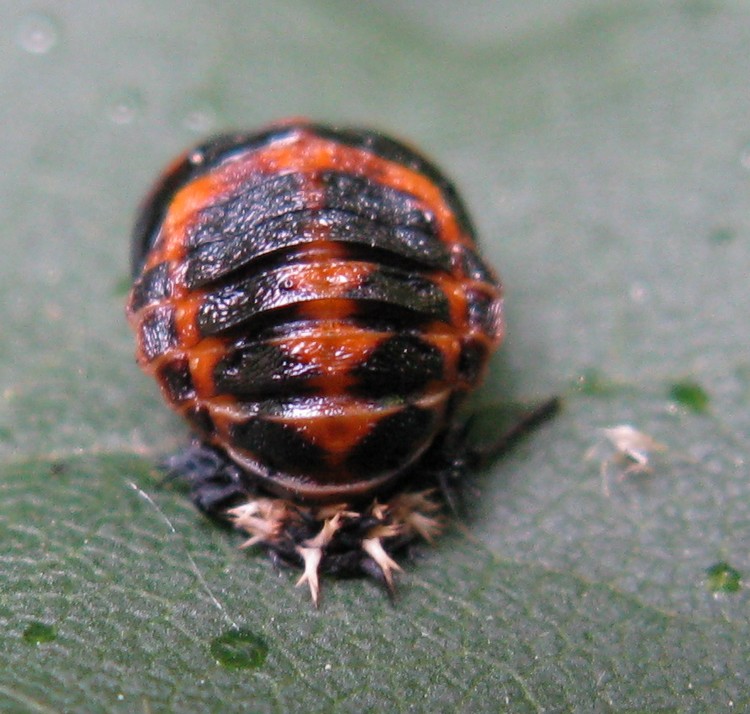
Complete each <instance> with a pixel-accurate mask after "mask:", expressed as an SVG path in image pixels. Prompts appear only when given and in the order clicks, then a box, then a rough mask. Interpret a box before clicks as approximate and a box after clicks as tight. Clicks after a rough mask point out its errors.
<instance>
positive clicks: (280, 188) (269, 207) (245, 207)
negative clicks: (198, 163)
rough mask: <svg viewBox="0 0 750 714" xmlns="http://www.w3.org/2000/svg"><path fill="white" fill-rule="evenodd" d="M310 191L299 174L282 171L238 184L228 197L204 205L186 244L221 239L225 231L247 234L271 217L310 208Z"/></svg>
mask: <svg viewBox="0 0 750 714" xmlns="http://www.w3.org/2000/svg"><path fill="white" fill-rule="evenodd" d="M308 199H309V191H307V190H305V179H304V177H303V176H302V175H300V174H296V173H292V174H281V175H278V176H271V177H263V178H262V180H260V181H259V182H257V181H256V179H253V180H251V181H250V182H248V183H245V184H241V185H239V186H238V187H237V188H235V189H234V190H233V193H232V195H231V196H229V197H228V198H226V199H224V200H222V201H219V202H217V203H214V204H212V205H210V206H206V207H205V208H203V209H202V210H201V211H200V212H199V214H198V220H197V221H196V223H195V225H194V226H193V227H192V228H191V229H190V230H189V231H188V234H187V236H186V244H187V245H188V247H190V248H194V247H196V246H199V245H203V244H204V243H211V242H214V241H222V240H224V239H225V238H226V236H227V235H229V236H235V235H241V234H247V233H248V232H249V231H250V230H252V228H253V227H255V226H258V225H259V224H262V223H264V222H265V221H268V220H270V219H272V218H278V217H279V216H284V215H286V214H288V213H293V212H295V211H301V210H303V209H304V208H309V206H308V205H307V201H308Z"/></svg>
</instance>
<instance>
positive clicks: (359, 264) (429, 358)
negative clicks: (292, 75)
mask: <svg viewBox="0 0 750 714" xmlns="http://www.w3.org/2000/svg"><path fill="white" fill-rule="evenodd" d="M132 273H133V279H134V284H133V287H132V290H131V292H130V295H129V299H128V305H127V314H128V318H129V321H130V324H131V325H132V327H133V329H134V331H135V333H136V340H137V360H138V363H139V365H140V366H141V368H142V369H143V370H144V371H145V372H146V373H148V374H150V375H152V376H153V377H155V378H156V380H157V382H158V383H159V386H160V388H161V391H162V394H163V396H164V398H165V399H166V401H167V402H168V404H169V405H170V406H171V407H172V408H173V409H174V410H176V411H177V412H179V413H180V414H182V416H183V417H184V418H185V419H186V420H187V421H188V422H189V424H190V426H191V428H192V430H193V432H194V434H195V439H194V442H193V444H192V445H191V446H190V448H189V449H188V450H187V451H186V452H185V453H184V454H181V455H179V456H176V457H173V458H172V459H171V460H170V462H169V464H168V466H169V468H170V470H171V471H172V472H173V473H175V474H177V475H179V476H182V477H184V478H185V479H187V481H188V483H189V484H190V488H191V497H192V500H193V501H194V503H195V504H196V506H197V507H198V508H199V509H200V510H201V511H203V512H204V513H206V514H208V515H209V516H214V517H218V518H223V519H226V520H228V521H230V522H232V523H233V524H234V525H235V526H236V527H237V528H238V529H240V530H241V531H243V532H245V533H246V534H247V535H248V536H249V539H248V540H247V542H246V544H245V545H253V544H261V545H262V546H264V547H265V548H266V549H267V550H268V552H269V554H270V556H271V557H272V559H273V560H274V561H275V562H277V563H280V564H285V565H292V566H296V567H299V568H301V569H302V570H303V574H302V576H301V578H300V581H299V583H298V584H303V583H307V584H308V586H309V588H310V592H311V595H312V598H313V600H314V602H315V603H316V604H317V601H318V596H319V588H320V586H319V574H320V573H321V572H322V573H332V574H340V575H355V574H365V575H370V576H372V577H374V578H375V579H377V580H378V581H380V582H382V583H384V584H385V585H386V586H387V588H388V590H389V591H392V589H393V573H394V571H397V570H400V568H399V566H398V565H397V563H396V561H395V559H394V558H395V556H396V555H397V553H398V551H400V550H402V549H403V548H404V547H405V546H406V545H408V544H409V543H410V542H411V541H413V540H415V539H417V538H423V539H426V540H427V541H431V540H432V539H433V538H434V536H435V535H437V534H438V533H439V531H440V529H441V522H442V517H441V515H440V513H439V511H440V508H441V499H440V489H439V488H435V486H436V485H442V486H443V487H444V488H445V487H446V484H450V483H453V482H455V481H457V480H460V477H461V474H462V473H463V470H464V469H465V467H466V461H467V454H466V448H465V446H464V443H463V441H464V440H463V438H462V434H463V427H462V425H463V421H462V418H461V416H460V414H461V411H460V407H461V404H462V402H463V401H464V398H465V397H466V395H467V394H468V393H469V392H470V391H471V390H472V389H474V388H475V387H476V386H477V385H478V384H479V382H480V380H481V378H482V375H483V373H484V371H485V367H486V364H487V361H488V358H489V356H490V354H491V353H492V352H493V350H494V349H495V348H496V347H497V346H498V344H499V343H500V341H501V339H502V337H503V330H504V326H503V312H502V291H501V287H500V284H499V282H498V280H497V278H496V276H495V274H494V272H493V271H492V270H491V268H490V267H489V266H488V265H487V264H486V263H485V261H484V260H483V258H482V257H481V256H480V255H479V253H478V252H477V245H476V243H475V234H474V229H473V227H472V224H471V221H470V219H469V216H468V214H467V212H466V209H465V208H464V205H463V203H462V201H461V199H460V198H459V197H458V195H457V193H456V191H455V189H454V188H453V185H452V184H451V183H450V182H449V181H448V179H446V178H445V177H444V176H443V174H442V173H441V172H440V171H439V170H438V169H437V168H436V167H435V166H434V165H433V164H432V163H431V162H430V161H428V160H427V159H426V158H424V157H423V156H421V155H420V154H419V153H417V152H416V151H414V150H413V149H411V148H408V147H407V146H406V145H404V144H402V143H400V142H398V141H395V140H393V139H391V138H388V137H386V136H384V135H382V134H380V133H376V132H374V131H369V130H362V129H350V128H337V127H332V126H326V125H322V124H314V123H310V122H306V121H302V120H294V121H288V122H283V123H279V124H275V125H272V126H270V127H268V128H266V129H265V130H262V131H259V132H257V133H248V134H243V133H238V134H228V135H224V136H219V137H217V138H215V139H213V140H210V141H208V142H207V143H205V144H203V145H201V146H199V147H197V148H195V149H193V150H192V151H189V152H187V153H186V154H184V155H183V156H181V157H180V158H178V159H177V160H176V161H175V162H174V163H173V164H172V165H171V166H170V167H169V168H168V169H167V170H166V172H165V173H164V175H163V176H162V177H161V178H160V179H159V181H158V182H157V183H156V185H155V187H154V188H153V189H152V191H151V193H150V194H149V195H148V197H147V198H146V200H145V202H144V204H143V207H142V210H141V213H140V216H139V218H138V221H137V223H136V227H135V231H134V237H133V244H132Z"/></svg>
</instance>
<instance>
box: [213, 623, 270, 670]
mask: <svg viewBox="0 0 750 714" xmlns="http://www.w3.org/2000/svg"><path fill="white" fill-rule="evenodd" d="M211 655H212V656H213V658H214V659H215V660H216V662H217V663H218V664H220V665H221V666H222V667H226V668H227V669H255V668H257V667H260V666H262V665H263V663H264V662H265V661H266V657H267V655H268V645H267V644H266V642H265V640H264V639H263V638H262V637H260V636H259V635H256V634H255V633H253V632H250V631H249V630H235V629H232V630H227V631H226V632H225V633H223V634H222V635H219V636H218V637H216V638H214V639H213V640H212V641H211Z"/></svg>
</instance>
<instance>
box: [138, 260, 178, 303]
mask: <svg viewBox="0 0 750 714" xmlns="http://www.w3.org/2000/svg"><path fill="white" fill-rule="evenodd" d="M171 294H172V278H171V276H170V273H169V264H168V263H159V265H155V266H154V267H153V268H151V269H150V270H147V271H146V272H145V273H143V275H141V277H140V278H139V279H138V280H137V281H136V282H135V284H134V285H133V294H132V296H131V298H130V310H131V311H132V312H138V310H140V309H141V308H142V307H144V306H146V305H149V304H151V303H156V302H160V301H161V300H164V299H165V298H168V297H170V296H171Z"/></svg>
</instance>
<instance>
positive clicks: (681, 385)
mask: <svg viewBox="0 0 750 714" xmlns="http://www.w3.org/2000/svg"><path fill="white" fill-rule="evenodd" d="M669 396H670V398H671V399H672V400H673V401H675V402H677V403H678V404H680V405H681V406H683V407H685V408H686V409H689V410H690V411H692V412H695V413H696V414H705V413H706V412H707V411H708V404H709V402H710V398H709V396H708V392H706V390H705V389H703V387H701V385H700V384H698V383H697V382H694V381H692V380H689V379H685V380H682V381H680V382H675V383H674V384H672V385H671V387H670V388H669Z"/></svg>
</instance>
